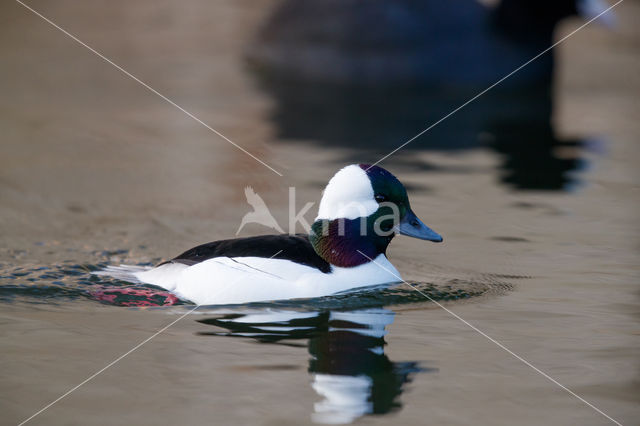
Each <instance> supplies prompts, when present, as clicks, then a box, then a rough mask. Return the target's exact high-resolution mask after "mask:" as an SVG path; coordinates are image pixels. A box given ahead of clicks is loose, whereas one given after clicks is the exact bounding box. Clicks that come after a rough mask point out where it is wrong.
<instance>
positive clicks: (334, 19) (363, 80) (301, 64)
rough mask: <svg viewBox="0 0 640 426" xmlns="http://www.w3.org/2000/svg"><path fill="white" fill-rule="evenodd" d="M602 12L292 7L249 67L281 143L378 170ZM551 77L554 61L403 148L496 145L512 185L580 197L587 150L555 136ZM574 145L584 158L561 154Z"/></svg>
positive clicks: (355, 3) (570, 6)
mask: <svg viewBox="0 0 640 426" xmlns="http://www.w3.org/2000/svg"><path fill="white" fill-rule="evenodd" d="M594 2H595V3H594ZM585 5H587V6H588V7H587V6H585ZM603 7H604V6H603V4H602V3H598V0H578V1H576V0H559V1H557V2H545V1H536V0H503V1H502V2H500V3H499V4H498V5H497V6H496V7H495V8H490V7H488V6H484V5H482V4H480V3H478V2H476V1H475V0H458V1H455V2H454V1H433V0H429V1H422V2H418V1H407V0H396V1H391V0H367V1H364V0H293V1H289V0H285V1H284V2H283V3H282V4H281V5H280V6H279V7H278V8H277V9H276V11H275V12H274V13H273V14H272V16H271V17H270V19H269V21H268V22H267V23H266V24H265V25H264V27H263V29H262V31H261V32H260V33H259V35H258V37H257V39H256V41H255V44H254V45H252V46H251V47H250V48H249V54H248V55H249V59H250V64H251V65H252V66H251V67H250V69H251V71H252V73H253V74H254V76H255V77H256V78H257V80H258V82H259V84H260V86H261V87H262V89H263V90H264V91H265V92H266V93H267V94H269V95H270V96H271V97H272V99H273V100H274V108H273V110H272V119H273V121H274V123H275V124H276V131H277V136H278V138H279V139H281V140H285V141H288V140H293V141H296V143H314V144H319V145H321V146H322V147H326V148H332V147H335V148H349V149H351V150H352V151H351V152H352V154H351V155H350V156H348V158H345V162H354V161H355V162H362V161H365V162H372V163H373V162H376V161H378V160H379V159H380V158H381V157H382V156H384V155H386V154H388V153H389V152H391V151H392V150H394V149H396V148H397V147H398V146H400V145H401V144H403V143H404V142H406V141H408V140H409V139H411V138H413V137H414V136H415V135H417V134H418V133H420V132H422V131H423V130H424V129H425V128H427V127H428V126H429V125H431V124H432V123H435V122H437V121H438V120H440V119H441V118H443V117H445V116H446V115H447V114H449V113H450V112H451V111H453V110H455V109H456V108H458V107H459V106H461V105H463V104H464V103H466V102H467V101H468V100H469V99H471V98H473V97H474V96H475V95H477V94H478V92H480V91H481V90H483V89H485V88H487V87H488V86H489V85H491V84H493V83H495V82H496V81H498V80H499V79H500V78H502V77H504V76H506V75H507V74H509V73H510V72H512V71H514V70H515V69H516V68H517V67H519V66H520V65H522V64H524V63H525V62H526V61H528V60H530V59H531V58H533V57H534V56H535V55H537V54H539V53H540V52H542V51H543V50H544V49H546V48H548V47H549V46H550V45H551V43H552V37H553V31H554V28H555V26H556V24H557V23H558V22H559V21H560V20H562V19H563V18H566V17H569V16H572V15H575V14H577V12H578V10H579V9H582V10H583V11H586V12H585V15H589V16H591V15H593V14H594V13H596V12H598V11H600V10H603ZM593 16H595V15H593ZM605 16H606V15H605ZM601 19H602V18H601ZM552 77H553V56H552V54H551V52H548V53H547V54H545V55H543V56H541V57H540V58H538V59H537V60H536V61H534V62H532V63H530V64H529V65H527V66H526V67H524V68H522V69H521V70H520V71H518V72H517V73H516V74H514V75H513V76H511V77H510V78H509V79H507V80H505V81H504V82H503V83H501V84H500V85H498V86H496V87H495V88H494V89H492V90H491V91H489V92H487V93H486V94H484V95H483V96H481V97H480V98H478V99H477V100H475V101H474V102H473V104H472V105H469V106H467V107H465V108H463V109H461V110H459V111H458V112H456V114H455V115H454V116H452V117H451V118H448V119H447V120H444V121H442V122H441V123H439V124H438V125H437V126H435V127H434V128H433V129H430V130H429V131H428V132H426V133H425V134H424V135H422V136H420V137H419V138H418V139H416V140H415V141H413V142H411V143H410V144H408V145H406V146H405V147H404V148H403V149H402V150H403V151H409V152H411V151H412V150H421V151H424V150H438V151H457V150H465V149H477V148H482V147H488V148H491V149H494V150H496V151H497V152H499V153H500V154H502V155H501V156H502V157H503V165H502V166H501V169H502V170H503V173H502V174H501V180H502V182H503V183H505V184H507V185H509V186H512V187H514V188H516V189H527V190H564V189H568V188H573V187H575V186H577V184H578V183H579V182H577V181H576V179H577V178H578V176H577V175H576V174H575V173H573V171H574V170H576V169H577V168H578V167H579V166H581V165H582V164H583V163H584V160H582V159H580V150H579V148H580V146H581V142H580V141H570V142H565V141H562V140H560V139H559V138H557V137H556V135H555V132H554V129H553V127H552V125H551V116H552V89H553V87H552V86H553V84H552V83H553V82H552ZM567 144H569V145H571V146H574V147H576V149H574V150H572V151H567V150H564V151H565V154H566V153H567V152H568V153H569V156H568V157H567V156H559V155H558V150H559V148H562V147H563V146H565V145H567ZM342 152H344V151H342ZM347 155H349V154H347ZM390 161H394V160H393V159H391V160H390ZM409 161H410V162H414V163H415V166H416V167H418V168H420V169H422V170H431V171H433V170H438V169H440V168H439V167H438V165H435V164H425V163H420V162H419V160H409ZM440 170H441V169H440ZM460 171H461V170H457V172H460ZM462 172H464V170H463V171H462ZM469 172H470V171H469Z"/></svg>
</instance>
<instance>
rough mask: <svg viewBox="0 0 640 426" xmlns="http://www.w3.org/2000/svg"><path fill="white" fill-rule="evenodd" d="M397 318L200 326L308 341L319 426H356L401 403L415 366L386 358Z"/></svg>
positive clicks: (243, 319) (266, 318) (365, 313)
mask: <svg viewBox="0 0 640 426" xmlns="http://www.w3.org/2000/svg"><path fill="white" fill-rule="evenodd" d="M394 316H395V314H394V313H393V312H392V311H389V310H387V309H383V308H375V309H366V310H356V311H348V312H338V311H319V312H294V311H290V312H287V311H278V312H273V311H268V312H265V313H264V314H262V313H258V314H248V315H226V316H223V317H221V318H211V319H205V320H201V321H199V322H201V323H203V324H208V325H214V326H217V327H222V328H225V329H227V330H228V332H226V333H225V332H222V333H220V332H204V333H200V334H201V335H223V336H231V337H243V338H252V339H255V340H257V341H259V342H263V343H278V344H288V345H291V344H293V343H292V342H291V341H296V340H308V341H309V342H308V349H309V354H310V355H311V359H310V360H309V372H310V373H312V374H313V383H312V387H313V388H314V390H315V391H316V392H317V393H318V394H319V395H321V396H322V397H324V398H325V399H324V400H323V401H321V402H319V403H316V404H315V405H314V411H315V412H314V414H313V418H314V420H315V421H318V422H320V423H333V424H336V423H351V422H352V421H354V420H355V419H356V418H358V417H360V416H363V415H365V414H383V413H387V412H390V411H392V410H394V409H397V408H399V407H400V406H401V404H400V403H399V402H398V401H397V397H398V396H399V395H400V394H401V393H402V386H403V385H404V384H405V383H406V382H408V381H409V380H410V379H409V375H410V374H411V373H415V372H418V371H424V370H423V369H421V368H418V365H417V364H416V363H415V362H401V363H397V362H391V361H390V360H389V358H388V357H387V356H386V355H385V354H384V346H385V345H386V342H385V340H384V335H385V334H386V331H385V327H386V326H387V325H389V324H391V323H392V322H393V318H394Z"/></svg>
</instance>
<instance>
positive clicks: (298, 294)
mask: <svg viewBox="0 0 640 426" xmlns="http://www.w3.org/2000/svg"><path fill="white" fill-rule="evenodd" d="M310 228H311V229H310V230H309V233H308V234H278V235H259V236H252V237H243V238H234V239H226V240H218V241H214V242H211V243H207V244H202V245H199V246H197V247H194V248H192V249H189V250H187V251H185V252H184V253H182V254H180V255H178V256H176V257H174V258H173V259H171V260H168V261H165V262H162V263H160V264H158V265H157V266H155V267H152V268H145V267H137V266H126V265H121V266H111V267H107V268H106V269H104V270H102V271H98V272H96V274H97V275H107V276H111V277H114V278H117V279H120V280H124V281H128V282H132V283H136V284H147V285H153V286H157V287H161V288H163V289H165V290H168V291H169V292H171V293H172V294H174V295H176V296H177V297H178V298H180V299H182V300H186V301H190V302H193V303H195V304H197V305H230V304H246V303H252V302H264V301H274V300H283V299H295V298H313V297H322V296H328V295H331V294H335V293H339V292H344V291H348V290H352V289H357V288H361V287H369V286H376V285H381V284H388V283H397V282H400V281H402V278H401V276H400V273H399V272H398V270H397V269H396V268H395V267H394V266H393V265H392V264H391V262H390V261H389V260H388V259H387V257H386V251H387V247H388V246H389V243H390V242H391V240H392V239H393V238H394V236H395V235H397V234H399V235H405V236H409V237H413V238H418V239H421V240H426V241H432V242H442V241H443V238H442V236H440V235H439V234H438V233H436V232H435V231H434V230H432V229H431V228H429V227H428V226H427V225H425V224H424V223H423V222H422V221H421V220H420V219H419V218H418V217H417V216H416V214H415V213H414V212H413V210H412V209H411V205H410V203H409V198H408V195H407V190H406V188H405V187H404V185H403V184H402V183H401V182H400V181H399V180H398V179H397V178H396V177H395V176H394V175H393V174H391V173H390V172H389V171H387V170H385V169H384V168H382V167H380V166H377V165H368V164H351V165H348V166H346V167H344V168H342V169H341V170H339V171H338V172H337V173H336V174H335V175H334V176H333V177H332V178H331V179H330V180H329V183H328V184H327V186H326V188H325V189H324V192H323V195H322V198H321V200H320V205H319V208H318V215H317V217H316V219H315V221H314V222H313V224H312V225H311V227H310Z"/></svg>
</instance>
